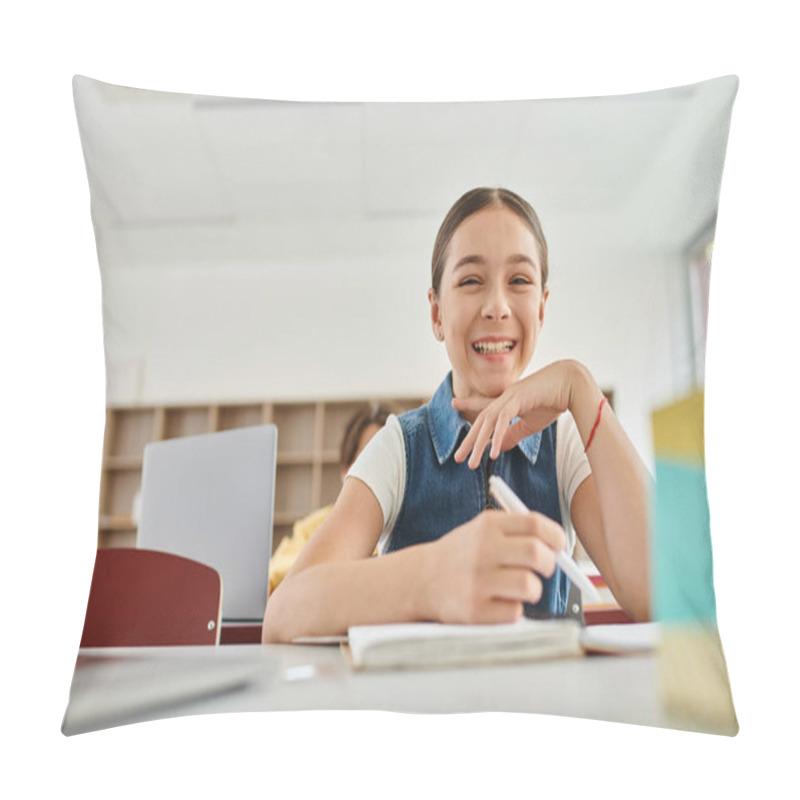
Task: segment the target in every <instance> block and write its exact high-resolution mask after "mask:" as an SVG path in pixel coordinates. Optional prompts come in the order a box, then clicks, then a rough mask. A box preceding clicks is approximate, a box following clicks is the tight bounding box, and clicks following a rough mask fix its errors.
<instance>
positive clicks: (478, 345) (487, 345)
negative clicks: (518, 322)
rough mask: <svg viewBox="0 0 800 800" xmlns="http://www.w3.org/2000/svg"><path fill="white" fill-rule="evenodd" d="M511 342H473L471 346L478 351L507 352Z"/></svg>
mask: <svg viewBox="0 0 800 800" xmlns="http://www.w3.org/2000/svg"><path fill="white" fill-rule="evenodd" d="M513 346H514V343H513V342H475V343H474V344H473V345H472V347H473V348H474V350H475V351H476V352H478V353H507V352H508V351H509V350H511V348H512V347H513Z"/></svg>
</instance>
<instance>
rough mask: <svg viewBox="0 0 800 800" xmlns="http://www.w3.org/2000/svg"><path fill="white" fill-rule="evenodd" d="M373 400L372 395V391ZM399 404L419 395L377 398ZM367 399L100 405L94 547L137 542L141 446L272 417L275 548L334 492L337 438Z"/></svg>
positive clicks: (411, 403) (415, 402)
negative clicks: (275, 445)
mask: <svg viewBox="0 0 800 800" xmlns="http://www.w3.org/2000/svg"><path fill="white" fill-rule="evenodd" d="M370 399H371V398H370ZM381 401H382V402H386V403H388V404H390V405H392V406H393V407H395V408H397V409H398V410H400V411H404V410H407V409H410V408H416V407H417V406H419V405H420V404H422V403H424V402H426V399H424V398H388V399H386V398H383V399H381ZM364 402H366V400H358V399H355V400H336V401H318V402H299V403H284V402H281V403H271V402H263V403H243V404H209V405H175V406H135V407H114V408H108V409H107V410H106V427H105V438H104V443H103V465H102V472H101V479H100V519H99V526H98V547H135V546H136V522H135V519H134V510H133V506H134V499H135V497H136V494H137V492H138V491H139V489H140V487H141V478H142V457H143V453H144V448H145V445H146V444H148V443H149V442H158V441H163V440H165V439H174V438H177V437H180V436H193V435H197V434H202V433H214V432H216V431H224V430H231V429H233V428H243V427H247V426H250V425H261V424H264V423H274V424H275V425H276V426H277V428H278V455H277V475H276V482H275V525H274V532H273V548H275V547H277V546H278V544H279V543H280V540H281V539H282V538H283V537H284V536H285V535H286V534H288V533H291V529H292V525H293V524H294V522H295V521H296V520H298V519H300V518H301V517H304V516H305V515H306V514H309V513H310V512H311V511H313V510H315V509H317V508H319V507H321V506H324V505H327V504H328V503H332V502H333V501H334V500H335V499H336V496H337V495H338V493H339V489H340V487H341V478H340V471H339V445H340V443H341V439H342V435H343V433H344V428H345V425H346V424H347V421H348V420H349V419H350V417H351V416H352V414H353V413H354V412H355V411H356V410H357V409H358V408H359V407H360V406H361V405H362V404H363V403H364Z"/></svg>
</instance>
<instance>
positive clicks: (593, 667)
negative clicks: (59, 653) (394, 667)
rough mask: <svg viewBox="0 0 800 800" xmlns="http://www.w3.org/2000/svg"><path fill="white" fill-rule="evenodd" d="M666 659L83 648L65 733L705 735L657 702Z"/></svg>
mask: <svg viewBox="0 0 800 800" xmlns="http://www.w3.org/2000/svg"><path fill="white" fill-rule="evenodd" d="M656 669H657V662H656V657H655V655H628V656H586V657H582V658H567V659H559V660H554V661H542V662H537V663H531V664H517V665H508V666H492V667H477V668H462V669H455V670H453V669H448V670H414V671H404V672H352V671H351V670H350V668H349V667H348V666H347V664H346V663H345V660H344V657H343V655H342V652H341V650H340V648H339V646H338V645H264V646H262V645H229V646H226V647H163V648H131V649H127V648H126V649H106V650H97V649H95V650H82V651H80V655H79V659H78V666H77V668H76V671H75V676H74V679H73V684H72V689H71V692H70V697H71V699H70V705H69V708H68V710H67V714H66V716H65V718H64V725H63V731H64V733H65V734H73V733H82V732H86V731H91V730H97V729H100V728H106V727H112V726H115V725H124V724H128V723H133V722H141V721H145V720H152V719H163V718H166V717H171V716H179V715H188V714H212V713H218V712H237V711H287V710H345V709H370V710H384V711H400V712H419V713H467V712H477V711H515V712H530V713H537V714H555V715H562V716H573V717H582V718H589V719H597V720H608V721H614V722H625V723H632V724H638V725H653V726H659V727H668V728H681V729H685V730H703V728H702V727H700V726H698V725H696V724H693V723H692V722H691V721H687V720H679V719H676V718H673V717H670V716H669V715H667V714H666V713H665V712H664V711H663V710H662V708H661V706H660V704H659V702H658V695H657V688H656Z"/></svg>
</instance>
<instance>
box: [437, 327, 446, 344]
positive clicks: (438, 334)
mask: <svg viewBox="0 0 800 800" xmlns="http://www.w3.org/2000/svg"><path fill="white" fill-rule="evenodd" d="M436 338H437V339H438V340H439V341H440V342H441V341H442V339H444V334H443V333H442V329H441V328H437V329H436Z"/></svg>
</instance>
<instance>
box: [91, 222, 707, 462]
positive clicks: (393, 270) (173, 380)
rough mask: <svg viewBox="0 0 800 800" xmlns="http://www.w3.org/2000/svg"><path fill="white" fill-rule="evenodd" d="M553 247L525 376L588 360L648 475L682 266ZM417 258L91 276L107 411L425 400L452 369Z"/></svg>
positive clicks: (677, 356)
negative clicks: (563, 361)
mask: <svg viewBox="0 0 800 800" xmlns="http://www.w3.org/2000/svg"><path fill="white" fill-rule="evenodd" d="M555 238H556V241H555V242H554V241H553V240H552V239H551V242H550V245H551V280H550V288H551V296H550V300H549V302H548V308H547V313H546V319H545V326H544V329H543V332H542V338H541V340H540V345H539V348H538V350H537V354H536V357H535V359H534V365H533V366H534V368H535V367H537V366H543V365H544V364H546V363H549V362H550V361H552V360H555V359H557V358H566V357H571V358H578V359H580V360H582V361H583V362H584V363H586V364H587V365H588V366H589V368H590V369H591V370H592V372H593V374H594V375H595V377H596V379H597V380H598V383H599V384H600V385H601V386H602V387H603V388H609V389H613V390H614V395H615V405H616V409H617V413H618V414H619V415H620V417H621V419H622V421H623V424H624V425H625V426H626V428H627V430H628V432H629V435H630V436H631V438H632V440H633V441H634V444H635V445H636V446H637V448H638V449H639V451H640V452H641V453H642V455H643V457H644V458H645V459H646V460H647V461H648V462H651V459H652V450H651V445H650V428H649V413H650V410H651V409H652V408H653V407H654V406H657V405H659V404H663V403H664V402H667V401H670V400H672V399H673V398H674V397H676V396H678V395H679V394H680V393H681V392H682V391H685V390H686V389H688V388H689V386H690V375H691V364H690V363H689V361H688V355H689V328H688V322H686V320H685V319H683V311H682V309H683V303H682V292H683V290H684V280H683V270H682V258H681V255H680V254H660V255H655V254H652V253H649V254H648V253H639V254H636V253H630V252H629V253H627V254H624V255H622V254H619V253H613V252H608V253H605V254H603V253H598V252H596V251H592V249H591V248H589V247H584V248H581V247H580V246H576V245H575V243H572V244H571V245H568V244H567V243H566V242H564V243H559V241H558V238H557V237H555ZM428 258H429V256H428V254H427V253H425V254H424V256H423V255H422V254H419V255H417V254H414V253H405V254H401V255H397V256H394V257H392V256H391V255H382V256H380V257H378V256H377V255H376V256H375V257H373V258H366V257H363V256H362V257H360V258H353V257H347V258H344V257H339V258H331V259H329V260H327V261H326V263H325V264H320V263H315V262H313V261H306V262H303V261H297V260H295V261H294V262H293V263H291V264H278V263H269V262H264V261H261V262H259V263H247V262H244V261H240V262H237V263H228V264H225V265H224V266H209V265H201V266H199V267H198V266H188V265H185V264H175V263H173V264H152V263H151V264H150V265H149V266H143V265H141V264H135V265H133V266H131V267H124V266H120V265H119V264H118V265H117V266H115V268H114V269H110V270H107V271H106V273H105V274H104V275H103V298H104V314H105V346H106V355H107V384H108V402H109V403H110V404H131V403H143V404H155V403H191V402H198V403H200V402H208V401H212V400H216V401H225V402H245V401H248V400H253V399H259V400H260V399H274V400H303V399H317V398H319V399H335V398H339V397H342V398H345V397H361V396H364V397H369V396H393V395H394V396H398V395H423V396H424V395H428V394H430V393H431V392H432V391H434V390H435V388H436V386H437V385H438V384H439V382H440V380H441V378H442V376H443V375H444V374H445V372H446V371H447V369H448V362H447V360H446V355H445V351H444V347H443V345H441V344H439V343H438V342H436V341H435V340H434V338H433V336H432V335H431V333H430V324H429V315H428V301H427V298H426V291H427V287H428V285H429V263H428Z"/></svg>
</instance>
